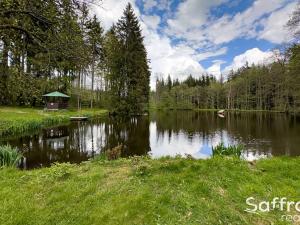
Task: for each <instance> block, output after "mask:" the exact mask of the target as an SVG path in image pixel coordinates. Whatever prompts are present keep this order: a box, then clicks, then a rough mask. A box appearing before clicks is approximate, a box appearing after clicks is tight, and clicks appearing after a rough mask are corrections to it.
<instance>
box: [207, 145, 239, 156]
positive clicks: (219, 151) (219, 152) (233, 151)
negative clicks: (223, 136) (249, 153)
mask: <svg viewBox="0 0 300 225" xmlns="http://www.w3.org/2000/svg"><path fill="white" fill-rule="evenodd" d="M243 148H244V147H243V146H242V145H237V146H235V145H229V146H228V147H226V146H225V145H224V143H220V144H218V145H217V146H216V147H213V149H212V150H213V156H235V157H238V158H240V157H241V155H242V152H243Z"/></svg>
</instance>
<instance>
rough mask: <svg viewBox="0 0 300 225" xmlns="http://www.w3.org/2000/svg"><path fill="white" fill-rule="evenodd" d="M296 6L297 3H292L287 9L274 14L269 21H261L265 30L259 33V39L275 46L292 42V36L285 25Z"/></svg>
mask: <svg viewBox="0 0 300 225" xmlns="http://www.w3.org/2000/svg"><path fill="white" fill-rule="evenodd" d="M296 5H297V3H296V2H293V3H290V4H288V5H287V6H286V7H284V8H282V9H280V10H278V11H276V12H274V13H272V14H271V16H270V17H268V18H267V19H264V20H263V21H261V25H262V26H263V27H264V29H263V30H262V31H261V32H260V33H259V38H260V39H264V40H267V41H270V42H273V43H275V44H281V43H283V42H288V41H290V40H291V39H292V35H291V33H290V32H289V30H288V29H287V28H286V27H285V25H286V24H287V22H288V20H289V18H290V16H291V14H292V12H293V11H294V9H295V8H296Z"/></svg>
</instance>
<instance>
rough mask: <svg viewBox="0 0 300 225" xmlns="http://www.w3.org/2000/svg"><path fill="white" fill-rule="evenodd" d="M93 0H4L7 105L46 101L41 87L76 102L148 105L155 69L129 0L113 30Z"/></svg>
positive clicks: (0, 59)
mask: <svg viewBox="0 0 300 225" xmlns="http://www.w3.org/2000/svg"><path fill="white" fill-rule="evenodd" d="M100 3H101V1H93V0H86V1H80V0H47V1H44V0H37V1H30V0H13V1H11V0H3V1H1V2H0V40H1V41H0V76H1V80H0V105H16V106H34V107H41V106H43V105H44V99H43V98H42V95H43V94H45V93H47V92H51V91H60V92H64V93H67V94H69V95H71V103H72V105H73V107H78V108H81V107H94V106H96V107H103V108H109V109H110V110H111V111H112V112H118V113H124V114H139V113H142V112H143V111H147V108H148V102H149V101H148V99H149V90H150V88H149V80H150V70H149V66H148V60H147V53H146V50H145V47H144V44H143V36H142V33H141V28H140V25H139V21H138V19H137V17H136V16H135V14H134V11H133V8H132V6H131V5H130V4H128V5H127V7H126V9H124V15H123V17H122V18H120V20H119V21H118V22H117V23H116V24H114V25H113V26H112V27H111V29H110V30H109V31H108V32H104V29H103V27H102V25H101V21H99V20H98V18H97V17H96V16H95V15H93V13H92V12H91V10H90V8H91V7H92V6H93V5H96V4H100Z"/></svg>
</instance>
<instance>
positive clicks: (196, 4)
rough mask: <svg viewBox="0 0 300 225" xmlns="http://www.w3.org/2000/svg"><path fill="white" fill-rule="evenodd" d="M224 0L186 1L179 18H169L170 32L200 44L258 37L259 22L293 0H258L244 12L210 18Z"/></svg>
mask: <svg viewBox="0 0 300 225" xmlns="http://www.w3.org/2000/svg"><path fill="white" fill-rule="evenodd" d="M224 2H225V0H213V1H205V3H203V2H202V1H197V0H187V1H185V2H183V3H182V4H181V5H180V6H179V9H178V12H177V13H176V16H175V18H174V19H171V20H169V21H168V24H169V27H168V30H167V33H168V34H169V35H176V36H177V37H179V38H183V39H185V40H187V41H190V42H196V43H198V44H201V43H205V44H206V45H207V43H210V45H211V46H212V45H221V44H224V43H228V42H230V41H232V40H234V39H236V38H241V37H245V38H251V37H257V35H258V32H257V28H258V26H261V25H264V24H262V23H260V21H261V20H263V19H264V18H265V17H268V16H269V15H271V16H272V13H276V10H278V9H280V8H282V7H283V6H284V5H285V4H286V3H287V2H289V0H256V1H255V2H254V3H253V4H252V6H251V7H249V8H248V9H247V10H245V11H243V12H239V13H237V14H235V15H227V14H225V15H223V16H222V17H220V18H218V19H213V18H210V14H209V10H210V9H211V8H212V7H214V6H217V5H219V4H221V3H224ZM276 18H277V16H276ZM280 20H281V21H282V19H280ZM284 21H285V20H284ZM270 23H272V22H270ZM281 23H283V22H281ZM266 25H267V24H266ZM281 29H282V28H281Z"/></svg>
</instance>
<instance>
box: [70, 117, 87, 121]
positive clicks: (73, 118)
mask: <svg viewBox="0 0 300 225" xmlns="http://www.w3.org/2000/svg"><path fill="white" fill-rule="evenodd" d="M88 119H89V118H88V117H86V116H72V117H70V120H71V121H85V120H88Z"/></svg>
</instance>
